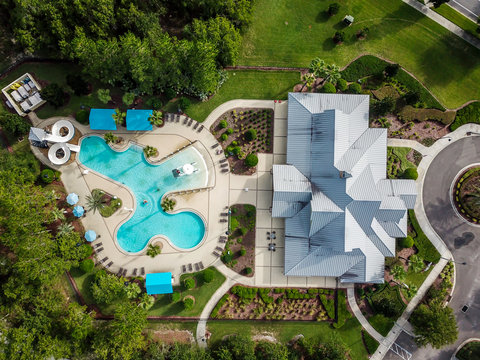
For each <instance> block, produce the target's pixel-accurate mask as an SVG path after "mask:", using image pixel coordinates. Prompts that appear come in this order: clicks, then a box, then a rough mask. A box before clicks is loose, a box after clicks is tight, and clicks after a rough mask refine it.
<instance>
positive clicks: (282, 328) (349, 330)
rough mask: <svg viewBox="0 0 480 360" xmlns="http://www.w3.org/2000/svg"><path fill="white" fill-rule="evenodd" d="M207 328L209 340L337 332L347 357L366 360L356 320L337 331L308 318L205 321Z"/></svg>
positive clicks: (285, 339)
mask: <svg viewBox="0 0 480 360" xmlns="http://www.w3.org/2000/svg"><path fill="white" fill-rule="evenodd" d="M207 328H208V331H210V332H211V333H212V337H211V338H210V340H209V341H210V343H214V342H216V341H218V340H221V339H222V338H223V337H224V336H225V335H230V334H242V335H247V336H249V335H253V334H257V333H262V332H271V333H272V334H273V335H274V336H275V338H276V339H277V340H279V341H281V342H283V343H286V342H288V341H289V340H291V339H292V338H293V337H294V336H295V335H298V334H302V335H304V336H305V337H306V338H314V339H324V340H327V339H329V337H330V336H331V334H332V332H334V331H335V332H337V333H338V335H340V337H341V339H342V340H343V341H344V342H345V344H346V345H347V346H348V347H349V348H350V349H351V353H350V355H351V359H355V360H357V359H366V358H367V356H368V355H367V350H366V349H365V346H364V345H363V340H362V333H361V330H362V326H361V325H360V323H359V322H358V320H357V319H355V318H352V319H349V320H347V322H346V323H345V325H344V326H343V327H342V328H341V329H338V330H334V329H332V327H331V326H330V325H329V324H328V323H326V322H310V321H303V322H302V321H279V322H264V321H262V322H260V321H258V322H256V321H230V320H226V321H219V320H216V321H209V322H208V323H207Z"/></svg>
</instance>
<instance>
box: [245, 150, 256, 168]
mask: <svg viewBox="0 0 480 360" xmlns="http://www.w3.org/2000/svg"><path fill="white" fill-rule="evenodd" d="M257 164H258V157H257V155H255V154H253V153H252V154H248V155H247V157H246V158H245V165H247V166H248V167H250V168H251V167H255V166H257Z"/></svg>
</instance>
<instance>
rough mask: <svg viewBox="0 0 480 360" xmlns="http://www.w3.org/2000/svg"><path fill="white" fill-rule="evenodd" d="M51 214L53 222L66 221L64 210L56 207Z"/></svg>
mask: <svg viewBox="0 0 480 360" xmlns="http://www.w3.org/2000/svg"><path fill="white" fill-rule="evenodd" d="M50 214H51V215H52V221H57V220H62V221H63V220H65V214H64V213H63V209H59V208H57V207H55V208H53V210H52V212H51V213H50Z"/></svg>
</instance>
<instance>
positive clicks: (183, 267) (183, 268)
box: [182, 265, 187, 273]
mask: <svg viewBox="0 0 480 360" xmlns="http://www.w3.org/2000/svg"><path fill="white" fill-rule="evenodd" d="M182 272H183V273H186V272H187V267H186V266H185V265H182Z"/></svg>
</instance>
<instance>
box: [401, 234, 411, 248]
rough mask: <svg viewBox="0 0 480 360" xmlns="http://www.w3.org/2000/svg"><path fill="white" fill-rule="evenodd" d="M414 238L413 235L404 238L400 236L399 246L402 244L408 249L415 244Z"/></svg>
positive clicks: (402, 246)
mask: <svg viewBox="0 0 480 360" xmlns="http://www.w3.org/2000/svg"><path fill="white" fill-rule="evenodd" d="M413 244H414V243H413V239H412V237H411V236H407V237H404V238H400V239H399V240H398V246H400V247H401V248H402V249H407V248H411V247H412V246H413Z"/></svg>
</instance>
